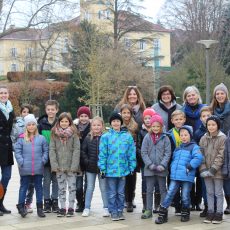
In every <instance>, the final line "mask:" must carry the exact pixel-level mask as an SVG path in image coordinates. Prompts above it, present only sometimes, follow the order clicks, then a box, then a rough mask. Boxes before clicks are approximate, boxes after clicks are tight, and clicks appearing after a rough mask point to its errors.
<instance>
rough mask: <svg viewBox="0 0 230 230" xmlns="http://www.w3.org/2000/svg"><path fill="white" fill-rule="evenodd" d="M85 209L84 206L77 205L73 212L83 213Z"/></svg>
mask: <svg viewBox="0 0 230 230" xmlns="http://www.w3.org/2000/svg"><path fill="white" fill-rule="evenodd" d="M84 209H85V206H84V205H83V204H82V205H78V206H77V208H76V209H75V212H83V211H84Z"/></svg>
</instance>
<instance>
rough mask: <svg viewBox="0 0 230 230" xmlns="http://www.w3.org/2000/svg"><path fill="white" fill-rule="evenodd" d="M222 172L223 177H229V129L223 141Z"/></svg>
mask: <svg viewBox="0 0 230 230" xmlns="http://www.w3.org/2000/svg"><path fill="white" fill-rule="evenodd" d="M222 174H223V176H224V177H225V178H230V131H229V132H228V137H227V139H226V141H225V148H224V164H223V167H222Z"/></svg>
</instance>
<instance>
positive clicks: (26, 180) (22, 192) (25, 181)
mask: <svg viewBox="0 0 230 230" xmlns="http://www.w3.org/2000/svg"><path fill="white" fill-rule="evenodd" d="M42 177H43V176H42V175H34V176H21V178H20V188H19V198H18V203H19V204H24V203H25V200H26V192H27V190H28V187H29V184H30V182H31V178H33V180H34V187H35V191H36V201H37V203H42V197H43V194H42Z"/></svg>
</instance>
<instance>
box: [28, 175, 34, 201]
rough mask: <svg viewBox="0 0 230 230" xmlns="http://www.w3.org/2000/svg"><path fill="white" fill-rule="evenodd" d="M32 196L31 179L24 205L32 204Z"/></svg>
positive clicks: (32, 184) (32, 186)
mask: <svg viewBox="0 0 230 230" xmlns="http://www.w3.org/2000/svg"><path fill="white" fill-rule="evenodd" d="M33 195H34V180H33V178H31V181H30V184H29V187H28V190H27V194H26V204H28V205H29V204H32V202H33Z"/></svg>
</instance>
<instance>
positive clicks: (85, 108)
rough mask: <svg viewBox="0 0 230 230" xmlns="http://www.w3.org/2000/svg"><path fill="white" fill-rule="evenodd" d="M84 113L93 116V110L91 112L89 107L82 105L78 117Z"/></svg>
mask: <svg viewBox="0 0 230 230" xmlns="http://www.w3.org/2000/svg"><path fill="white" fill-rule="evenodd" d="M82 114H86V115H88V117H89V118H90V117H91V112H90V109H89V107H87V106H81V107H80V108H79V109H78V111H77V117H80V116H81V115H82Z"/></svg>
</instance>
